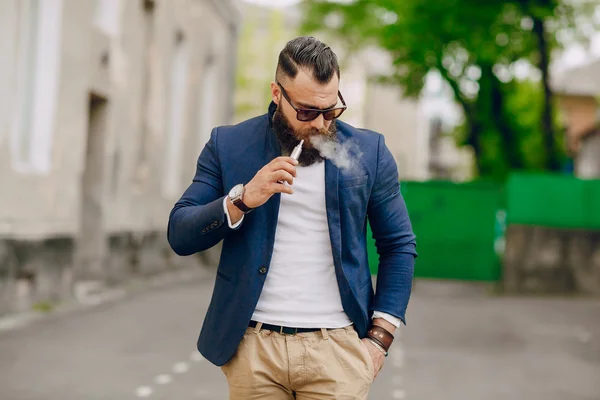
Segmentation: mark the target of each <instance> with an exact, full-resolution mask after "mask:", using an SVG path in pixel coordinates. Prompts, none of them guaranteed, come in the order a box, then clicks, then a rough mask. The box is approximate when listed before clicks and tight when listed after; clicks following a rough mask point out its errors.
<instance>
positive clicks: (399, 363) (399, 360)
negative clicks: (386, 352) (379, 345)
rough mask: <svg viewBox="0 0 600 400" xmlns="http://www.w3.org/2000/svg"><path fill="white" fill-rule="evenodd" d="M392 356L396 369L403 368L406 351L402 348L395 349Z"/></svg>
mask: <svg viewBox="0 0 600 400" xmlns="http://www.w3.org/2000/svg"><path fill="white" fill-rule="evenodd" d="M390 355H391V357H392V365H393V366H394V368H402V367H403V366H404V351H402V349H401V348H397V349H393V350H392V352H391V353H390Z"/></svg>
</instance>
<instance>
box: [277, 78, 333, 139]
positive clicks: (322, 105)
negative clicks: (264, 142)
mask: <svg viewBox="0 0 600 400" xmlns="http://www.w3.org/2000/svg"><path fill="white" fill-rule="evenodd" d="M280 83H281V85H282V86H283V88H284V89H285V92H286V93H287V95H288V97H289V98H290V100H291V102H292V104H293V105H294V106H295V107H296V108H298V109H301V108H311V109H323V110H325V109H329V108H333V107H335V106H336V105H337V104H338V87H339V80H338V77H337V75H334V76H333V78H332V79H331V81H329V83H326V84H321V83H319V82H317V81H316V80H315V79H313V78H312V76H310V75H309V74H308V73H306V72H305V71H304V70H303V69H300V71H299V72H298V75H296V77H295V78H294V79H286V80H285V81H284V82H280ZM271 94H272V97H273V102H275V104H277V111H278V112H280V113H282V114H283V117H285V120H286V122H287V123H288V124H289V126H290V128H292V130H293V133H294V136H296V138H297V139H298V140H301V139H304V147H305V148H311V147H312V145H311V143H310V136H312V135H325V136H331V135H332V132H333V133H334V132H335V121H334V120H332V121H326V120H325V118H323V115H322V114H321V115H319V116H318V117H317V118H316V119H314V120H312V121H307V122H303V121H299V120H298V119H297V118H296V110H294V107H292V106H291V104H290V102H288V101H287V100H286V99H285V97H284V96H283V94H282V91H281V88H280V87H279V85H277V83H275V82H273V83H271ZM332 124H333V126H332Z"/></svg>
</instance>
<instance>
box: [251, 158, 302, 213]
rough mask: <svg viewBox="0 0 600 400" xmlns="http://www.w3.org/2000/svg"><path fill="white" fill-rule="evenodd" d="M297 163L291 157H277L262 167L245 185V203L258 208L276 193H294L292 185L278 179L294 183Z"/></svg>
mask: <svg viewBox="0 0 600 400" xmlns="http://www.w3.org/2000/svg"><path fill="white" fill-rule="evenodd" d="M296 165H298V161H296V160H294V159H293V158H291V157H277V158H275V159H274V160H273V161H271V162H270V163H268V164H267V165H265V166H264V167H262V169H261V170H260V171H258V172H257V173H256V175H255V176H254V178H252V180H251V181H250V182H248V184H247V185H246V187H245V189H246V190H245V191H244V204H246V205H247V206H248V207H250V208H256V207H260V206H262V205H263V204H265V203H266V202H267V200H269V199H270V198H271V196H273V195H274V194H275V193H287V194H292V193H294V191H293V190H292V188H291V187H289V186H287V185H285V184H282V183H278V181H282V182H287V183H288V184H290V185H292V184H293V183H294V178H295V177H296Z"/></svg>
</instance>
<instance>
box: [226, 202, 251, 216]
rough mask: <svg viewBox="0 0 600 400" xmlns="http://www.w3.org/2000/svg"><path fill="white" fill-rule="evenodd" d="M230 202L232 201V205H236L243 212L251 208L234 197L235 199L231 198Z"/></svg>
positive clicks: (247, 211)
mask: <svg viewBox="0 0 600 400" xmlns="http://www.w3.org/2000/svg"><path fill="white" fill-rule="evenodd" d="M231 202H232V203H233V205H234V206H236V207H237V208H239V209H240V210H242V211H243V212H244V213H249V212H250V211H252V209H251V208H250V207H248V206H247V205H245V204H244V202H243V201H242V199H235V200H232V201H231Z"/></svg>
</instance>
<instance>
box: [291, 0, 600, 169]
mask: <svg viewBox="0 0 600 400" xmlns="http://www.w3.org/2000/svg"><path fill="white" fill-rule="evenodd" d="M593 2H594V0H589V1H586V0H581V1H578V2H577V3H574V4H577V7H576V8H574V7H573V6H570V5H567V4H566V3H564V2H561V1H558V0H513V1H505V0H487V1H485V2H483V1H475V0H444V1H430V0H403V1H397V0H354V1H350V2H335V3H334V2H329V1H323V0H305V1H304V2H303V12H304V17H305V18H304V22H303V26H302V30H303V32H305V33H312V32H326V33H327V34H328V36H329V35H333V36H334V37H337V38H339V39H342V40H343V41H344V43H347V45H348V48H349V49H350V50H358V49H361V48H364V47H367V46H370V45H376V46H378V47H380V48H382V49H384V50H385V51H387V52H388V53H389V54H390V56H391V57H392V59H393V67H394V68H393V72H392V73H391V74H390V75H388V76H385V77H382V80H384V81H386V82H388V83H390V84H395V85H398V86H399V87H401V88H402V92H403V93H404V94H405V95H407V96H412V97H417V96H418V95H419V94H420V92H421V90H422V89H423V85H424V82H425V77H426V75H427V74H428V73H430V72H431V71H434V70H436V71H439V73H440V74H441V76H442V77H443V79H444V80H445V81H446V83H448V85H449V86H450V87H451V89H452V92H453V94H454V98H455V100H456V102H457V103H458V104H459V105H460V106H461V108H462V110H463V113H464V116H465V124H464V126H463V127H462V129H463V132H462V134H458V135H455V136H456V137H457V138H460V141H459V144H460V145H466V146H470V147H471V148H472V149H473V151H474V154H475V157H476V160H477V167H478V171H479V174H480V175H481V176H489V177H494V178H503V177H505V176H506V174H507V173H508V172H509V171H510V170H511V169H556V168H557V160H559V159H560V158H562V157H563V147H564V146H562V140H561V139H560V138H558V137H557V135H556V134H555V132H556V129H555V126H554V125H553V124H552V120H553V113H554V111H553V99H552V93H551V91H550V88H549V82H548V81H549V79H548V69H549V56H550V54H551V53H552V50H553V49H555V48H557V47H559V46H561V45H564V44H565V43H567V42H569V41H582V40H583V41H585V40H588V39H589V37H590V34H591V32H594V29H593V28H594V27H595V26H596V25H597V22H596V25H594V22H593V20H592V18H591V15H592V14H593V13H591V12H590V9H591V7H593ZM575 19H577V21H578V23H577V24H575ZM561 38H562V41H561V40H559V39H561ZM567 39H568V40H567ZM517 65H529V68H530V70H532V71H535V70H536V69H537V71H538V73H541V78H542V79H541V80H538V81H532V80H525V81H523V80H518V79H516V77H515V74H514V72H513V71H514V68H515V66H517Z"/></svg>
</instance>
